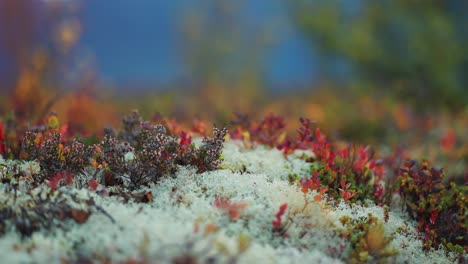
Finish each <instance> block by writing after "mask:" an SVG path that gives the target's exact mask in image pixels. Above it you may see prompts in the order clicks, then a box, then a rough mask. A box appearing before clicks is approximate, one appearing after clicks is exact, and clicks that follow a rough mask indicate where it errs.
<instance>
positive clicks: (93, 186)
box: [88, 179, 99, 191]
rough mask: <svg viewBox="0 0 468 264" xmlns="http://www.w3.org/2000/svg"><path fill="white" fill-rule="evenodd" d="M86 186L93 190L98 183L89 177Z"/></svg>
mask: <svg viewBox="0 0 468 264" xmlns="http://www.w3.org/2000/svg"><path fill="white" fill-rule="evenodd" d="M88 186H89V188H90V189H91V190H93V191H95V190H96V189H97V187H98V186H99V183H98V182H97V181H96V180H95V179H91V180H89V182H88Z"/></svg>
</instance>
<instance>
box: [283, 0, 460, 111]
mask: <svg viewBox="0 0 468 264" xmlns="http://www.w3.org/2000/svg"><path fill="white" fill-rule="evenodd" d="M293 3H294V4H292V8H291V14H292V17H293V20H294V23H295V24H296V25H297V26H298V28H299V29H300V30H301V31H302V32H303V33H304V34H305V35H306V36H307V38H309V39H310V40H312V42H311V47H312V46H313V45H316V47H315V48H319V52H320V56H321V58H322V63H323V64H322V65H323V68H324V69H327V64H329V63H336V61H337V60H342V61H344V62H345V64H346V65H348V66H350V69H351V70H350V71H351V75H352V77H351V79H350V81H351V84H350V86H352V87H359V90H361V91H363V92H365V93H368V92H375V91H378V92H379V93H383V94H390V95H392V96H395V97H396V98H397V99H403V100H406V101H408V102H410V103H412V104H413V105H414V107H415V108H416V109H419V110H431V109H433V108H444V109H447V110H450V111H459V110H463V109H464V108H466V106H467V105H468V87H466V86H467V84H468V79H467V76H466V75H464V73H466V72H467V71H468V52H467V51H466V48H465V47H466V46H467V44H468V34H466V33H467V31H468V21H467V18H466V16H465V15H464V14H463V13H464V12H463V10H465V11H466V10H468V2H465V1H455V0H454V1H450V0H448V1H438V0H427V1H421V0H382V1H374V0H360V1H349V2H348V1H339V0H326V1H320V0H318V1H307V0H298V1H294V2H293ZM331 69H333V67H331ZM325 71H326V70H325ZM328 73H329V72H328Z"/></svg>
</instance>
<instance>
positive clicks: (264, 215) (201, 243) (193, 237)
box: [0, 141, 450, 263]
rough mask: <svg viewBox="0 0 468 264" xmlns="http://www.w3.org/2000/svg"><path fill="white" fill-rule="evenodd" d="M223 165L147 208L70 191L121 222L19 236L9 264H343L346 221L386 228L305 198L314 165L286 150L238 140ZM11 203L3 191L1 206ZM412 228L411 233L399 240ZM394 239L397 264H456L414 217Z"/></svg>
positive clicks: (173, 186)
mask: <svg viewBox="0 0 468 264" xmlns="http://www.w3.org/2000/svg"><path fill="white" fill-rule="evenodd" d="M223 156H224V162H223V164H222V166H221V168H220V169H219V170H216V171H211V172H205V173H202V174H197V173H196V170H195V169H194V168H180V169H179V170H178V172H177V173H176V175H173V176H168V177H164V178H163V179H161V181H160V182H158V183H157V184H155V185H152V186H150V187H146V188H142V189H141V190H140V191H146V192H151V193H152V195H153V200H152V201H151V202H150V203H147V204H145V203H136V202H132V201H130V202H128V203H123V202H122V201H121V200H120V199H119V198H116V197H109V196H102V195H98V194H97V193H96V192H92V191H89V190H87V189H74V188H68V187H67V188H64V189H63V190H64V191H65V192H67V193H70V194H71V195H74V196H75V197H80V198H82V199H83V200H86V199H89V198H92V199H93V201H94V203H95V204H96V206H99V207H100V208H102V209H103V210H104V211H105V212H108V213H109V214H110V215H111V216H112V219H110V218H109V217H108V216H106V215H105V214H103V213H102V212H100V211H93V213H92V214H91V216H90V217H89V219H88V220H87V221H86V222H85V223H83V224H77V223H74V222H68V223H66V225H67V226H66V227H67V228H64V229H61V228H59V229H57V230H54V232H50V231H46V230H42V231H39V232H36V233H34V234H33V235H32V237H31V238H30V239H26V240H22V239H21V238H20V236H19V235H18V234H17V232H14V230H10V231H8V232H7V233H6V234H4V235H2V236H1V237H0V251H1V252H5V253H4V254H3V255H2V258H4V259H3V260H4V261H5V263H34V262H36V263H59V262H60V261H61V260H63V259H80V258H81V259H83V258H87V259H95V258H101V259H102V258H107V259H109V260H110V261H111V262H120V261H126V260H129V259H133V260H142V261H148V262H150V263H152V262H155V261H157V262H158V263H171V262H172V261H174V260H175V259H178V258H182V257H186V258H196V259H197V260H198V261H199V262H204V261H209V260H210V259H216V260H217V261H219V262H221V263H225V262H228V261H234V260H236V261H238V262H239V263H342V261H344V262H347V261H348V260H349V254H350V250H351V248H350V247H351V244H350V243H349V241H347V240H346V239H345V238H343V237H341V236H340V228H342V224H341V223H340V220H339V219H340V217H342V216H348V217H351V218H359V217H364V216H367V215H368V214H369V213H370V214H372V215H373V216H374V217H377V218H378V219H379V221H384V219H383V218H384V214H383V210H382V208H380V207H378V206H368V207H364V206H358V205H355V206H353V207H351V206H349V205H347V204H345V203H340V204H338V205H337V206H334V205H332V203H330V202H329V201H327V199H326V197H324V199H323V200H322V201H321V202H316V201H314V199H313V197H314V196H315V195H316V193H314V192H310V193H308V194H304V193H302V192H301V190H300V189H299V188H298V186H296V185H294V184H291V183H290V182H289V180H288V175H290V174H296V175H298V176H299V177H308V176H310V175H309V174H310V170H309V168H310V164H308V163H306V162H304V161H303V160H301V159H298V158H297V156H294V155H291V156H289V157H286V158H285V157H284V156H283V153H281V152H280V151H278V150H275V149H267V148H265V147H262V146H259V147H257V148H254V149H249V148H245V147H243V145H242V144H240V143H239V142H236V141H228V142H226V144H225V148H224V154H223ZM27 167H28V166H22V167H21V169H24V168H26V169H27ZM6 196H7V192H6V191H5V190H4V189H1V188H0V200H1V199H5V197H6ZM216 199H224V200H223V201H229V203H231V204H242V205H243V206H240V207H239V208H237V210H238V212H236V213H238V215H236V217H233V216H232V215H230V214H229V212H228V211H226V210H224V209H221V208H219V207H217V206H215V201H216ZM284 203H286V204H287V209H286V212H285V214H284V215H283V216H282V218H281V219H282V221H283V226H282V228H281V230H275V229H274V228H273V226H272V221H273V220H275V214H276V213H277V212H278V208H279V207H280V205H282V204H284ZM10 206H14V205H13V204H11V205H10ZM74 206H78V207H79V205H76V204H74ZM112 220H115V222H114V221H112ZM402 229H405V232H399V231H400V230H402ZM384 232H385V235H388V236H394V239H393V240H392V242H391V246H392V247H395V248H396V249H398V251H399V254H398V255H397V256H395V257H393V259H392V261H394V262H396V263H405V262H416V261H418V262H419V261H420V262H421V263H431V262H434V263H449V262H450V260H449V258H447V257H446V256H445V252H444V251H442V250H439V251H432V252H429V253H424V252H423V251H422V243H421V242H420V240H419V239H418V234H417V232H416V231H415V229H414V227H413V223H411V222H409V221H408V220H407V219H406V218H405V217H404V215H397V214H390V217H389V220H388V222H387V223H386V224H385V225H384Z"/></svg>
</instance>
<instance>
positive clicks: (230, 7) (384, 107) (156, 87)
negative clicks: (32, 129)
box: [0, 0, 468, 174]
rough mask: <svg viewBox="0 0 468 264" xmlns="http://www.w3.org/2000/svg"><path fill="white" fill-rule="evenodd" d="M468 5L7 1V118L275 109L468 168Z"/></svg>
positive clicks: (3, 1)
mask: <svg viewBox="0 0 468 264" xmlns="http://www.w3.org/2000/svg"><path fill="white" fill-rule="evenodd" d="M466 10H468V2H467V1H460V0H443V1H441V0H425V1H422V0H382V1H373V0H322V1H320V0H315V1H314V0H310V1H307V0H290V1H286V0H256V1H247V0H236V1H232V0H231V1H230V0H199V1H189V0H181V1H154V0H139V1H126V0H114V1H112V3H110V2H108V1H80V0H0V92H1V99H0V101H1V104H0V114H1V116H2V118H3V120H13V119H14V120H15V122H16V123H19V124H34V123H38V122H41V121H43V119H44V118H45V116H47V115H48V113H49V112H50V111H52V110H54V111H57V112H58V113H59V117H60V120H62V122H66V123H67V124H68V127H69V129H70V130H71V131H74V132H76V133H82V134H86V133H88V131H98V130H101V129H102V127H103V126H118V125H119V123H120V119H121V115H122V114H123V113H128V112H129V111H130V110H131V109H139V111H140V113H141V114H142V115H143V116H144V117H145V118H148V119H149V118H152V117H154V116H155V115H156V114H157V113H160V114H162V115H164V116H168V117H171V118H175V119H177V120H178V121H179V122H182V123H183V122H191V121H192V120H194V119H201V120H207V121H208V122H209V123H214V122H216V123H217V124H228V123H229V120H230V119H231V118H232V113H233V112H242V113H248V114H249V115H250V116H251V117H252V118H260V117H261V116H263V115H265V114H267V113H270V112H273V113H277V114H280V115H284V116H285V117H286V118H287V120H288V123H289V124H290V125H291V127H292V128H291V129H293V128H294V127H297V124H298V122H297V121H296V120H297V118H298V117H300V116H306V117H309V118H311V119H313V120H316V121H317V122H318V125H319V126H320V127H321V128H323V129H324V130H325V131H326V132H327V134H328V135H329V137H332V138H334V139H335V140H338V141H353V142H358V143H361V144H372V145H374V146H376V147H378V149H379V150H380V151H382V152H390V151H394V150H395V149H398V148H399V147H401V146H404V147H405V149H408V151H409V152H411V153H412V154H415V155H419V156H418V157H428V158H431V159H434V160H437V161H440V163H441V164H442V165H444V164H446V163H447V162H449V161H452V163H453V164H451V165H450V166H453V167H457V166H458V167H457V168H458V170H460V171H462V170H463V167H464V165H463V164H466V163H467V160H468V143H467V132H466V131H468V130H467V129H468V51H467V49H466V47H467V46H468V15H467V11H466ZM460 168H461V169H460ZM462 173H463V172H462ZM465 174H466V171H465Z"/></svg>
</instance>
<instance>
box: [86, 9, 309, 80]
mask: <svg viewBox="0 0 468 264" xmlns="http://www.w3.org/2000/svg"><path fill="white" fill-rule="evenodd" d="M84 3H86V4H85V5H84V6H83V10H82V19H83V28H84V31H83V36H82V40H81V46H82V48H83V49H84V50H86V52H88V53H91V54H93V55H94V57H95V59H96V64H97V68H98V70H99V73H100V76H101V78H103V79H104V80H106V81H111V82H113V83H129V82H130V83H131V82H137V83H139V82H141V83H161V84H168V83H172V82H177V81H179V80H181V79H184V78H186V77H187V76H186V75H187V73H186V71H185V68H184V62H183V60H182V58H181V55H180V49H179V46H180V41H181V38H180V28H181V17H182V16H183V15H184V14H186V12H187V11H190V10H189V9H188V8H190V4H192V5H193V2H192V3H190V1H154V0H139V1H126V0H114V1H113V2H112V5H109V3H108V2H106V1H86V2H84ZM198 3H200V2H198ZM246 3H247V4H246V5H245V8H244V9H243V10H242V12H243V14H242V15H243V19H244V18H245V20H246V21H248V22H247V23H244V25H246V28H245V29H246V30H248V28H247V27H249V26H253V27H259V28H261V27H263V26H268V25H269V24H278V25H279V26H280V27H279V29H278V31H277V32H275V33H277V34H275V39H274V41H273V44H272V46H270V47H269V48H268V50H266V52H265V60H264V63H262V65H261V72H262V75H263V77H264V78H265V80H266V81H267V84H269V85H271V86H284V85H288V84H305V83H308V82H309V81H312V80H314V79H316V77H317V76H315V75H316V72H317V69H316V67H317V65H315V64H314V62H313V54H311V51H310V49H309V47H308V45H309V43H308V42H307V41H306V40H305V39H303V38H302V37H301V35H300V34H299V33H298V32H297V31H295V29H294V28H293V27H292V25H291V23H290V21H289V19H288V16H287V11H286V10H285V8H284V4H283V1H281V0H258V1H253V2H248V1H247V2H246Z"/></svg>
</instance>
